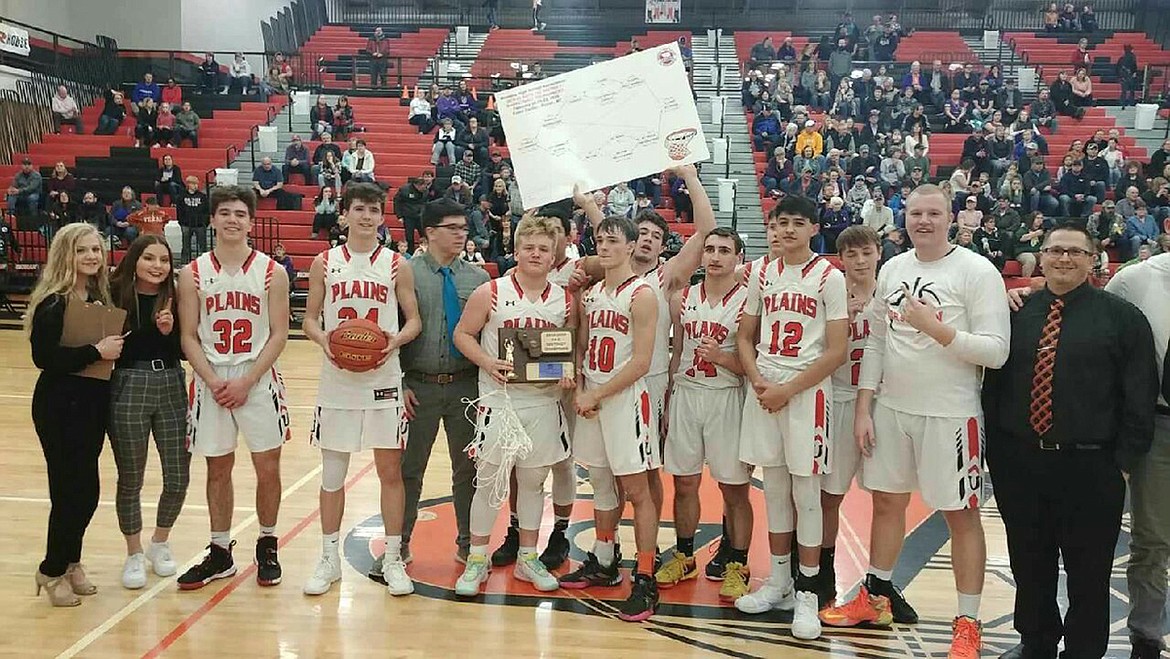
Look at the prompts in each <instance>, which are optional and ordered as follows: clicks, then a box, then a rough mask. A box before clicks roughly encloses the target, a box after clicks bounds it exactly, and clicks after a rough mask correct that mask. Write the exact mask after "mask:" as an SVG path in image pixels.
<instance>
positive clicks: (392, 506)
mask: <svg viewBox="0 0 1170 659" xmlns="http://www.w3.org/2000/svg"><path fill="white" fill-rule="evenodd" d="M385 204H386V193H385V192H383V191H382V189H381V188H379V187H378V186H376V185H373V184H371V183H350V184H349V185H347V186H345V194H344V195H343V196H342V198H341V208H342V212H344V213H345V216H346V218H348V220H349V240H347V241H346V242H345V243H344V244H342V245H339V246H337V247H334V248H333V249H330V250H327V251H325V252H322V253H320V254H318V255H317V257H316V258H314V259H313V265H312V266H311V267H310V268H309V299H308V301H307V302H306V305H305V322H304V330H305V336H307V337H308V338H309V340H311V341H313V342H314V343H316V344H317V345H319V346H321V349H322V351H323V352H324V353H325V355H324V356H325V359H324V360H322V365H321V377H320V380H319V382H318V389H317V409H316V413H315V415H314V418H313V430H312V435H311V438H310V441H311V443H312V444H313V445H314V446H316V447H318V448H320V449H321V493H320V505H321V535H322V538H321V559H320V560H319V561H318V562H317V567H316V569H315V570H314V571H313V575H312V576H311V577H309V580H308V581H307V582H305V586H304V593H305V594H306V595H323V594H325V593H326V592H328V591H329V589H330V588H331V587H332V586H333V584H334V582H336V581H340V580H341V555H340V551H339V542H340V538H339V533H340V531H341V517H342V515H343V514H344V512H345V477H346V473H347V472H348V471H349V458H350V455H351V454H353V453H358V452H361V451H364V450H366V449H373V451H374V465H375V468H376V469H377V471H378V480H379V485H380V487H381V497H380V500H381V508H382V526H383V527H384V529H385V540H386V554H385V556H384V557H383V562H382V575H383V577H385V580H386V588H387V590H388V591H389V592H390V594H391V595H409V594H410V593H412V592H414V584H413V583H412V582H411V580H410V577H408V576H407V574H406V564H405V563H403V562H402V558H401V554H400V546H401V544H402V513H403V506H404V502H405V498H404V497H405V493H404V490H403V485H402V470H401V463H402V449H403V447H404V446H405V444H406V430H407V422H406V407H405V405H404V401H403V399H402V369H401V367H400V365H399V362H398V348H399V346H402V345H404V344H406V343H409V342H410V341H412V340H413V339H414V337H416V336H418V334H419V332H420V331H421V330H422V321H421V320H420V319H419V315H418V301H417V300H416V299H415V296H414V274H413V272H412V271H411V269H410V265H409V264H408V263H407V261H406V259H405V258H403V257H402V256H401V255H400V254H398V253H397V252H395V251H393V250H390V249H385V248H383V247H381V246H380V245H379V244H378V229H379V228H381V227H382V223H383V221H384V219H383V215H382V211H383V208H384V207H385ZM399 311H401V312H402V317H403V318H404V319H405V322H404V323H403V324H402V326H401V327H399ZM354 318H364V319H366V320H370V321H373V322H375V323H377V324H378V326H379V327H380V328H381V329H382V331H383V332H385V334H386V338H387V340H388V341H389V343H388V344H387V346H386V349H385V350H384V351H383V354H382V358H381V360H380V361H379V363H378V366H377V367H375V368H373V369H372V370H369V371H365V372H362V373H354V372H351V371H346V370H343V369H341V368H338V366H337V364H336V363H335V362H334V361H333V354H332V352H331V351H330V349H329V334H330V332H332V331H333V330H335V329H337V326H338V325H340V324H341V323H342V322H343V321H346V320H351V319H354Z"/></svg>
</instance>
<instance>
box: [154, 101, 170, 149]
mask: <svg viewBox="0 0 1170 659" xmlns="http://www.w3.org/2000/svg"><path fill="white" fill-rule="evenodd" d="M154 126H155V133H154V141H155V144H158V145H161V146H162V147H163V148H166V149H169V148H171V142H172V141H173V140H174V139H175V115H174V113H172V112H171V104H170V103H160V104H159V106H158V118H157V119H155V122H154Z"/></svg>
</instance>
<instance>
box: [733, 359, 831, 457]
mask: <svg viewBox="0 0 1170 659" xmlns="http://www.w3.org/2000/svg"><path fill="white" fill-rule="evenodd" d="M765 377H766V376H765ZM832 386H833V385H832V383H831V381H830V379H829V378H825V379H824V381H822V382H821V383H820V384H818V385H816V386H814V387H809V388H808V389H805V390H804V391H802V392H800V393H799V394H797V395H795V396H793V397H792V398H791V399H790V400H789V401H788V404H787V405H785V406H784V409H782V410H780V411H779V412H777V413H775V414H769V413H768V412H766V411H764V409H763V408H762V407H760V403H759V401H758V400H757V399H756V394H755V392H754V391H750V392H746V395H745V396H744V403H743V422H742V425H741V428H742V429H741V431H740V437H739V459H740V460H742V461H744V462H746V463H747V464H749V465H754V466H756V467H787V468H788V471H789V472H790V473H791V474H792V475H793V476H815V475H818V474H827V473H831V472H832V467H833V465H831V464H830V462H829V461H830V458H831V457H832V456H830V455H829V429H830V428H831V426H830V424H831V423H832V413H833V407H832V400H833V389H832Z"/></svg>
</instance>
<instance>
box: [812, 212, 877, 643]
mask: <svg viewBox="0 0 1170 659" xmlns="http://www.w3.org/2000/svg"><path fill="white" fill-rule="evenodd" d="M837 254H839V255H840V257H841V265H842V266H843V267H844V268H845V290H846V293H847V295H848V305H847V309H848V312H849V352H848V358H847V359H846V361H845V363H844V364H843V365H842V366H841V367H840V368H838V369H837V370H836V371H833V413H832V415H831V418H832V419H833V426H832V428H831V431H830V432H829V442H830V448H831V449H832V452H831V454H830V455H831V456H832V458H831V464H832V465H833V469H832V471H830V472H829V473H828V474H825V475H824V476H823V477H821V519H822V521H821V527H822V529H823V532H822V538H823V540H822V541H821V566H820V576H819V577H818V582H819V588H818V590H817V594H818V595H819V602H820V604H821V605H822V606H824V605H827V604H829V603H831V602H832V601H833V600H834V599H835V598H836V597H837V576H836V575H837V572H836V569H835V568H834V560H835V558H836V546H837V527H838V523H839V521H840V520H839V517H838V515H839V512H840V510H841V501H842V500H844V499H845V493H846V492H848V491H849V487H850V485H851V484H852V483H853V477H854V475H856V474H857V470H858V466H859V465H860V464H861V450H860V449H859V448H858V446H857V442H856V441H855V440H854V439H853V403H854V401H855V400H856V398H857V379H858V377H859V376H860V375H861V357H862V355H863V354H864V351H865V340H866V338H867V337H868V336H869V333H870V327H871V325H872V324H873V322H875V321H874V320H873V317H872V316H871V315H870V314H871V312H872V308H873V291H874V287H875V286H877V262H878V258H879V257H880V256H881V238H880V237H879V236H878V234H877V232H876V231H874V230H873V229H872V228H870V227H867V226H864V225H857V226H851V227H848V228H847V229H845V230H844V231H842V232H841V235H839V236H837ZM882 622H884V624H889V621H888V620H884V621H882Z"/></svg>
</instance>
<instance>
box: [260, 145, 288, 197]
mask: <svg viewBox="0 0 1170 659" xmlns="http://www.w3.org/2000/svg"><path fill="white" fill-rule="evenodd" d="M252 189H253V190H255V191H256V194H257V195H259V196H260V198H262V199H267V198H269V197H271V198H272V199H275V200H276V206H277V208H280V207H281V205H282V202H283V201H284V200H285V199H286V198H287V197H288V192H287V191H286V190H285V189H284V177H283V176H281V173H280V170H279V169H277V168H276V167H275V166H273V164H272V158H269V157H268V156H264V157H263V158H261V159H260V166H259V167H257V168H256V169H255V170H253V171H252Z"/></svg>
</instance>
